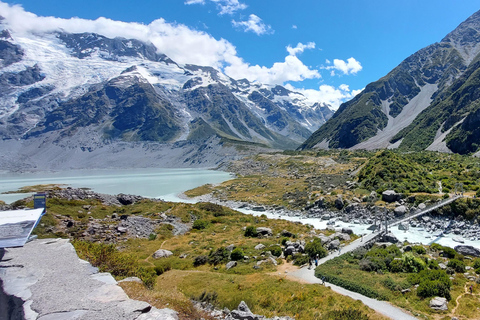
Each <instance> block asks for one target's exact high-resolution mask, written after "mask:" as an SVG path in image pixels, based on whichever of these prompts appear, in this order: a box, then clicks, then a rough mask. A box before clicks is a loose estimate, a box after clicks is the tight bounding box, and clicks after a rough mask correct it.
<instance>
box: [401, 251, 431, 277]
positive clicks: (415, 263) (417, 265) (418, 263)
mask: <svg viewBox="0 0 480 320" xmlns="http://www.w3.org/2000/svg"><path fill="white" fill-rule="evenodd" d="M402 259H403V268H404V270H405V271H406V272H414V273H417V272H419V271H422V270H424V269H425V268H426V263H425V262H424V261H423V260H422V259H420V258H419V257H415V256H414V255H413V254H412V253H410V252H408V253H405V254H404V255H403V257H402Z"/></svg>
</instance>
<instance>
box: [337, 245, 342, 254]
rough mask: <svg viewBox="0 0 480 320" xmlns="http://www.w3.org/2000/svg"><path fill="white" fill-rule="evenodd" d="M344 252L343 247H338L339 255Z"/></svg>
mask: <svg viewBox="0 0 480 320" xmlns="http://www.w3.org/2000/svg"><path fill="white" fill-rule="evenodd" d="M341 254H342V248H340V247H339V248H338V255H341Z"/></svg>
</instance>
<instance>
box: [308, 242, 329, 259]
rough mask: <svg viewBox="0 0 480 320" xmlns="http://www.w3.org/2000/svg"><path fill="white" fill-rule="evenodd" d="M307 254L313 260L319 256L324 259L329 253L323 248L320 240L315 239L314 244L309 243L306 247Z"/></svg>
mask: <svg viewBox="0 0 480 320" xmlns="http://www.w3.org/2000/svg"><path fill="white" fill-rule="evenodd" d="M305 253H306V254H307V255H308V256H310V257H311V258H315V257H316V256H317V255H318V256H319V257H320V258H323V257H326V256H327V255H328V251H327V249H325V248H324V247H323V245H322V240H320V238H315V239H314V240H313V241H312V242H309V243H307V244H306V245H305Z"/></svg>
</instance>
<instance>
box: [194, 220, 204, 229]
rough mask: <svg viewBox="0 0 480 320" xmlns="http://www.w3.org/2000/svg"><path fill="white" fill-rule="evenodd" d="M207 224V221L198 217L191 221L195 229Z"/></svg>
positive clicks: (202, 227)
mask: <svg viewBox="0 0 480 320" xmlns="http://www.w3.org/2000/svg"><path fill="white" fill-rule="evenodd" d="M207 226H208V221H206V220H203V219H198V220H195V221H194V222H193V226H192V228H193V229H195V230H202V229H205V228H206V227H207Z"/></svg>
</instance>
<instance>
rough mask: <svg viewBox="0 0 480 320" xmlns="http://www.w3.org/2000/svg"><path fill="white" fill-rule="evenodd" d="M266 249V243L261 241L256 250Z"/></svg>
mask: <svg viewBox="0 0 480 320" xmlns="http://www.w3.org/2000/svg"><path fill="white" fill-rule="evenodd" d="M263 249H265V245H263V244H262V243H259V244H257V245H256V246H255V250H263Z"/></svg>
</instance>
